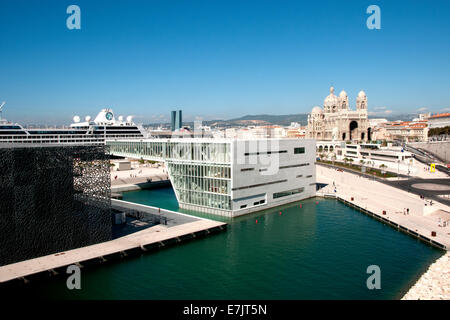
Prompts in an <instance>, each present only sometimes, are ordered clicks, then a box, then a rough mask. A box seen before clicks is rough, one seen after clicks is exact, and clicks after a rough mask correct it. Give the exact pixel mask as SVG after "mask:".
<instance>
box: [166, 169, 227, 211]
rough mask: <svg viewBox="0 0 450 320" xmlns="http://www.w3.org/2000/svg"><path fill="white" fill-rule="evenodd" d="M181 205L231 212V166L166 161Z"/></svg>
mask: <svg viewBox="0 0 450 320" xmlns="http://www.w3.org/2000/svg"><path fill="white" fill-rule="evenodd" d="M167 164H168V170H169V174H170V177H171V179H172V183H173V186H174V189H175V192H176V193H177V196H178V199H179V201H180V202H181V203H189V204H195V205H199V206H203V207H211V208H218V209H223V210H231V166H228V165H209V164H193V163H178V162H173V161H168V162H167Z"/></svg>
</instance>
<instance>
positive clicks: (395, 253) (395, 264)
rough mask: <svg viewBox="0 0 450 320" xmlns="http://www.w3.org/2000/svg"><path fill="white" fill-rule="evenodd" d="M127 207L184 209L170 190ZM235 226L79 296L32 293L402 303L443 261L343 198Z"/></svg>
mask: <svg viewBox="0 0 450 320" xmlns="http://www.w3.org/2000/svg"><path fill="white" fill-rule="evenodd" d="M124 200H127V201H133V202H138V203H144V204H151V205H157V206H160V207H166V208H168V209H177V207H178V206H177V202H176V199H175V196H174V194H173V192H172V190H171V189H159V190H147V191H138V192H129V193H126V194H124ZM316 201H318V204H316ZM280 211H281V212H282V214H281V215H280V214H279V212H280ZM256 219H257V220H258V223H256ZM229 223H230V225H229V228H228V230H227V231H226V232H223V233H221V234H218V235H214V236H211V237H208V238H205V239H202V240H197V241H192V242H188V243H185V244H182V245H180V246H176V247H171V248H168V249H164V250H160V251H158V252H156V253H151V254H147V255H143V256H141V257H137V258H130V259H126V260H122V261H120V262H117V263H113V264H109V265H104V266H100V267H96V268H94V269H88V270H83V269H82V289H81V290H78V291H77V290H72V291H70V290H68V289H66V285H65V280H63V279H61V280H57V281H53V282H50V283H46V284H43V285H39V286H37V287H33V289H30V290H33V291H35V292H36V294H39V295H40V297H43V298H46V297H48V298H64V299H66V298H67V299H71V298H76V299H79V298H82V299H118V298H120V299H398V298H400V297H401V296H402V295H403V294H404V293H405V292H406V291H407V290H408V288H409V287H410V286H411V285H412V284H414V282H415V281H416V280H417V279H418V278H419V277H420V275H421V274H422V273H423V272H424V271H425V270H426V268H427V267H428V266H429V265H430V264H431V263H432V262H434V261H435V260H436V259H437V258H438V257H440V256H441V255H442V254H443V252H441V251H439V250H437V249H434V248H432V247H430V246H427V245H425V244H423V243H421V242H419V241H418V240H415V239H413V238H411V237H409V236H407V235H405V234H403V233H401V232H398V231H396V230H394V229H392V228H390V227H388V226H386V225H384V224H382V223H380V222H378V221H376V220H374V219H373V218H370V217H368V216H365V215H364V214H362V213H360V212H358V211H356V210H354V209H352V208H349V207H347V206H345V205H344V204H342V203H340V202H337V201H335V200H325V199H309V200H305V201H302V208H300V207H299V204H298V203H297V204H295V205H290V206H285V207H282V208H281V209H280V208H276V209H273V210H268V211H265V212H260V213H258V214H253V215H249V216H246V217H242V218H238V219H234V220H232V221H229ZM369 265H378V266H379V267H380V268H381V290H368V289H367V287H366V280H367V278H368V276H369V275H368V274H367V273H366V269H367V267H368V266H369Z"/></svg>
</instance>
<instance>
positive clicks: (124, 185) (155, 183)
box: [111, 164, 170, 192]
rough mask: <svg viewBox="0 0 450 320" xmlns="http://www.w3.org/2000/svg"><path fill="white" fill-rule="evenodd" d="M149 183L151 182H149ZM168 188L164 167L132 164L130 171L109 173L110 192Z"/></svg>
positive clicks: (168, 183)
mask: <svg viewBox="0 0 450 320" xmlns="http://www.w3.org/2000/svg"><path fill="white" fill-rule="evenodd" d="M150 181H151V182H150ZM165 186H170V181H169V176H168V174H167V170H166V168H165V167H162V166H161V167H152V166H150V165H148V164H145V165H137V164H134V167H133V168H132V170H125V171H111V191H112V192H125V191H134V190H140V189H150V188H157V187H165Z"/></svg>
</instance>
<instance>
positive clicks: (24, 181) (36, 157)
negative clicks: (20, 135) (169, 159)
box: [0, 144, 112, 265]
mask: <svg viewBox="0 0 450 320" xmlns="http://www.w3.org/2000/svg"><path fill="white" fill-rule="evenodd" d="M105 148H106V147H105V146H30V147H24V146H19V147H18V146H14V145H11V144H8V145H0V243H1V247H0V265H6V264H10V263H14V262H18V261H22V260H27V259H31V258H35V257H39V256H43V255H48V254H52V253H56V252H61V251H65V250H70V249H74V248H78V247H83V246H87V245H91V244H95V243H99V242H103V241H108V240H111V233H112V230H111V229H112V223H111V213H110V210H111V200H110V183H111V182H110V174H109V156H108V155H107V153H106V152H105Z"/></svg>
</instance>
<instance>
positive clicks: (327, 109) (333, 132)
mask: <svg viewBox="0 0 450 320" xmlns="http://www.w3.org/2000/svg"><path fill="white" fill-rule="evenodd" d="M307 138H310V139H316V140H326V141H370V140H371V128H369V120H368V117H367V96H366V93H365V92H364V91H362V90H361V91H360V92H359V93H358V96H357V98H356V110H351V109H350V106H349V103H348V96H347V93H346V92H345V91H344V90H342V91H341V93H340V94H339V96H336V95H335V94H334V88H333V87H331V88H330V94H329V95H328V96H327V97H326V98H325V101H324V103H323V109H322V108H321V107H318V106H316V107H314V108H313V109H312V111H311V113H310V114H309V115H308V128H307Z"/></svg>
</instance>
